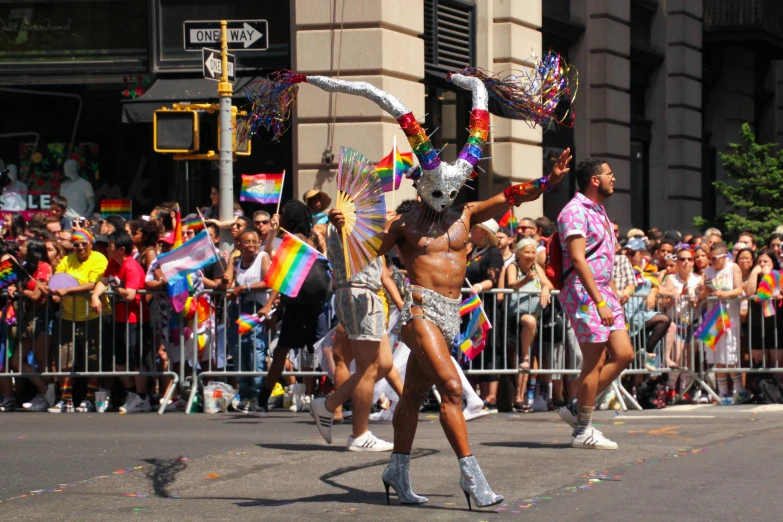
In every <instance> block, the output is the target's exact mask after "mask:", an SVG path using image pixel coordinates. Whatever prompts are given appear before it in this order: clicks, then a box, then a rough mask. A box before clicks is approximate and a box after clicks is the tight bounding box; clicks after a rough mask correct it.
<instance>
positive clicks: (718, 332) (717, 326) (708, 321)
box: [693, 303, 731, 351]
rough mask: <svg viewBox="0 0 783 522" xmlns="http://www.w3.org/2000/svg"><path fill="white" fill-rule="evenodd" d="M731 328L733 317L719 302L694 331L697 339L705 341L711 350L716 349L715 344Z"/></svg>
mask: <svg viewBox="0 0 783 522" xmlns="http://www.w3.org/2000/svg"><path fill="white" fill-rule="evenodd" d="M729 328H731V319H729V314H727V313H726V309H725V308H723V305H722V304H720V303H718V305H717V306H715V307H713V308H712V310H710V311H709V312H708V313H707V316H706V317H705V318H704V320H703V321H702V322H701V326H699V328H698V329H697V330H696V331H695V332H694V333H693V335H694V336H696V338H697V339H700V340H701V341H702V342H704V345H705V346H707V347H708V348H709V349H710V350H713V351H714V350H715V345H716V344H718V341H720V338H721V337H723V334H725V333H726V330H728V329H729Z"/></svg>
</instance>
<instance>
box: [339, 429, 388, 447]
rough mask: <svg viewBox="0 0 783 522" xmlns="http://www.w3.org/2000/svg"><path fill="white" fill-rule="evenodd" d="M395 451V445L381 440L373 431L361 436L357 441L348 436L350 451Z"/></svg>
mask: <svg viewBox="0 0 783 522" xmlns="http://www.w3.org/2000/svg"><path fill="white" fill-rule="evenodd" d="M393 449H394V444H392V443H391V442H386V441H385V440H381V439H379V438H378V437H376V436H375V435H373V434H372V432H371V431H368V432H367V433H365V434H364V435H360V436H358V437H356V438H355V439H354V438H353V437H351V436H350V435H349V436H348V451H373V452H376V451H391V450H393Z"/></svg>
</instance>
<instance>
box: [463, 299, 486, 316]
mask: <svg viewBox="0 0 783 522" xmlns="http://www.w3.org/2000/svg"><path fill="white" fill-rule="evenodd" d="M479 307H481V299H479V296H478V295H477V294H470V297H468V298H467V299H465V300H464V301H462V303H460V305H459V316H460V317H462V316H463V315H465V314H469V313H470V312H472V311H473V310H475V309H476V308H479Z"/></svg>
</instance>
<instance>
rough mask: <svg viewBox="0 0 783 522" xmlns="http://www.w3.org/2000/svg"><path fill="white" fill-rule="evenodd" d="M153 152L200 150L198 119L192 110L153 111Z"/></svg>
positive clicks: (164, 109)
mask: <svg viewBox="0 0 783 522" xmlns="http://www.w3.org/2000/svg"><path fill="white" fill-rule="evenodd" d="M152 128H153V142H154V145H153V148H154V149H155V152H168V153H190V152H196V151H198V150H199V148H200V133H199V128H200V126H199V117H198V113H197V112H196V111H192V110H187V109H185V110H177V109H174V110H169V109H167V108H163V109H160V110H157V111H155V114H154V115H153V117H152Z"/></svg>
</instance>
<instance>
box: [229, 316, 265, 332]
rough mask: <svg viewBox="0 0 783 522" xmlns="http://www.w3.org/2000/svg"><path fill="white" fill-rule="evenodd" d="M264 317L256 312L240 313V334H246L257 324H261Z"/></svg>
mask: <svg viewBox="0 0 783 522" xmlns="http://www.w3.org/2000/svg"><path fill="white" fill-rule="evenodd" d="M263 322H264V319H263V318H261V317H258V316H257V315H255V314H239V319H237V320H236V323H237V324H238V325H239V335H245V334H246V333H247V332H249V331H251V330H252V329H253V328H255V327H256V326H260V325H261V323H263Z"/></svg>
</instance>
